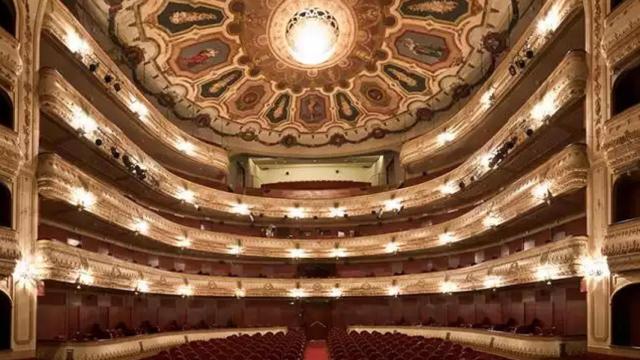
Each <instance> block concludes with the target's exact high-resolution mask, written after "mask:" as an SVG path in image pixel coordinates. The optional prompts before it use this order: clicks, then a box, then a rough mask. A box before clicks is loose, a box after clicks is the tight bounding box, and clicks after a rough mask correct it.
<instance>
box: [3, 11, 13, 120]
mask: <svg viewBox="0 0 640 360" xmlns="http://www.w3.org/2000/svg"><path fill="white" fill-rule="evenodd" d="M0 1H2V0H0ZM0 126H4V127H6V128H9V129H12V130H13V101H12V100H11V97H10V96H9V94H8V93H7V92H6V91H5V90H4V89H3V88H0Z"/></svg>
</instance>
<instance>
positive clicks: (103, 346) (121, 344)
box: [37, 327, 287, 360]
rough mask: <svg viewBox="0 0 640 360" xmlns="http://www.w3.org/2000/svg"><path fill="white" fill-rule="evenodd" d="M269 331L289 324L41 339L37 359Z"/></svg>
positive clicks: (109, 358)
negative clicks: (69, 339)
mask: <svg viewBox="0 0 640 360" xmlns="http://www.w3.org/2000/svg"><path fill="white" fill-rule="evenodd" d="M267 332H272V333H277V332H284V333H286V332H287V328H286V327H269V328H246V329H216V330H191V331H179V332H167V333H159V334H153V335H140V336H132V337H126V338H120V339H113V340H98V341H88V342H64V343H61V342H55V341H44V342H43V341H38V349H37V357H38V359H48V360H67V359H77V360H113V359H122V358H140V357H141V356H142V355H144V354H147V355H150V354H153V352H157V351H160V350H163V349H168V348H171V347H174V346H179V345H182V344H186V343H188V342H190V341H208V340H210V339H216V338H226V337H229V336H232V335H253V334H264V333H267Z"/></svg>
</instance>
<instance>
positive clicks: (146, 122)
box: [42, 1, 229, 174]
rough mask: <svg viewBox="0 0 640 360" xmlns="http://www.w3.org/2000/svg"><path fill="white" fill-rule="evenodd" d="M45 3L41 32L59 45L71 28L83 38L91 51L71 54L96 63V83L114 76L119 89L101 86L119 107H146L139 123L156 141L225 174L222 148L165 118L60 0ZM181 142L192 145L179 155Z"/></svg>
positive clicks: (227, 159)
mask: <svg viewBox="0 0 640 360" xmlns="http://www.w3.org/2000/svg"><path fill="white" fill-rule="evenodd" d="M49 3H50V11H48V12H47V15H46V17H45V19H44V23H43V26H42V29H43V31H45V32H47V33H48V34H50V35H51V36H52V37H53V38H54V39H57V40H58V41H59V42H60V43H61V44H65V43H66V41H68V40H67V37H68V36H69V34H70V33H71V32H73V31H75V32H76V33H77V34H79V36H80V37H81V38H82V40H84V41H86V43H87V44H88V46H89V47H90V48H91V52H92V54H91V55H80V54H75V55H74V56H76V58H77V59H78V61H80V62H82V63H83V64H84V65H85V66H87V67H88V65H89V64H93V63H95V64H99V66H98V67H97V69H96V71H94V72H92V74H93V75H94V76H95V77H96V79H97V83H100V84H104V82H103V80H102V79H103V78H104V77H105V76H106V75H111V76H114V77H115V78H117V80H118V82H119V83H120V86H121V90H120V91H117V92H115V91H112V90H111V89H110V88H107V87H105V91H107V92H109V93H110V94H111V95H112V96H113V97H114V98H115V99H116V101H118V102H119V103H120V104H121V105H122V106H123V108H125V109H128V111H129V112H130V113H131V116H132V117H134V118H138V115H137V114H136V113H134V112H133V111H132V110H131V102H132V99H136V100H137V101H138V102H140V103H141V104H143V105H144V106H145V107H146V108H147V111H148V114H147V115H146V116H145V117H144V119H140V121H139V123H140V126H142V127H143V128H144V129H145V130H146V131H147V132H149V134H151V135H152V136H153V137H154V138H155V139H156V140H158V142H160V143H163V144H164V145H165V146H167V147H169V148H171V149H175V151H176V152H177V153H179V154H181V155H183V156H188V157H189V158H190V159H191V160H193V161H197V162H199V163H201V164H202V165H203V166H204V167H209V168H211V167H213V168H215V169H216V170H218V171H221V172H223V173H225V174H226V173H228V172H229V169H228V166H229V158H228V156H229V155H228V153H227V151H226V150H224V149H222V148H220V147H218V146H215V145H212V144H208V143H206V142H204V141H201V140H199V139H198V138H196V137H193V136H191V135H189V134H187V133H186V132H184V131H183V130H181V129H180V128H178V127H177V126H176V125H175V124H173V123H172V122H171V121H169V120H168V119H167V118H166V117H165V116H164V115H163V114H162V113H161V112H160V111H159V110H158V109H157V108H156V107H155V106H154V105H153V104H151V103H150V102H149V101H148V100H147V99H146V98H145V96H144V95H143V94H142V93H141V92H140V90H138V88H137V87H136V86H135V84H133V83H132V82H131V80H129V78H128V77H127V76H126V75H125V74H124V73H123V72H122V70H120V68H119V67H118V65H116V64H115V63H114V62H113V60H112V59H111V57H110V56H109V55H108V54H107V53H106V52H105V51H104V50H103V49H102V48H101V47H100V46H99V45H98V43H97V42H96V41H95V40H94V39H93V37H92V36H91V35H90V34H89V33H88V32H87V30H86V29H84V27H83V26H82V25H81V24H80V23H79V22H78V20H77V19H76V18H75V17H74V16H73V15H72V14H71V13H69V11H68V10H67V9H66V8H65V6H64V5H63V4H62V3H61V2H59V1H50V2H49ZM87 71H88V70H87ZM183 141H188V142H189V143H191V144H192V145H193V150H192V152H191V153H190V154H189V155H185V154H183V153H182V152H180V151H179V149H178V148H177V144H179V143H180V142H183Z"/></svg>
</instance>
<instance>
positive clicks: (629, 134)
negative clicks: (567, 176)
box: [602, 10, 640, 173]
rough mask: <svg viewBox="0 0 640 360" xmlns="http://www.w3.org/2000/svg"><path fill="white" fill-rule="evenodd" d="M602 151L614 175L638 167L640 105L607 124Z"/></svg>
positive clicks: (639, 155)
mask: <svg viewBox="0 0 640 360" xmlns="http://www.w3.org/2000/svg"><path fill="white" fill-rule="evenodd" d="M639 11H640V10H639ZM602 149H603V151H604V154H605V158H606V160H607V163H608V165H609V167H610V168H611V170H612V171H613V172H614V173H622V172H624V171H626V170H627V169H629V168H631V167H634V166H637V164H638V160H640V105H636V106H634V107H632V108H630V109H627V110H626V111H624V112H622V113H620V114H617V115H616V116H614V117H612V118H611V119H610V120H609V121H607V122H606V123H605V125H604V138H603V145H602Z"/></svg>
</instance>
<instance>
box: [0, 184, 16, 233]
mask: <svg viewBox="0 0 640 360" xmlns="http://www.w3.org/2000/svg"><path fill="white" fill-rule="evenodd" d="M0 226H2V227H7V228H11V227H13V201H12V197H11V190H10V189H9V187H8V186H7V185H5V184H4V183H2V182H0Z"/></svg>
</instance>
